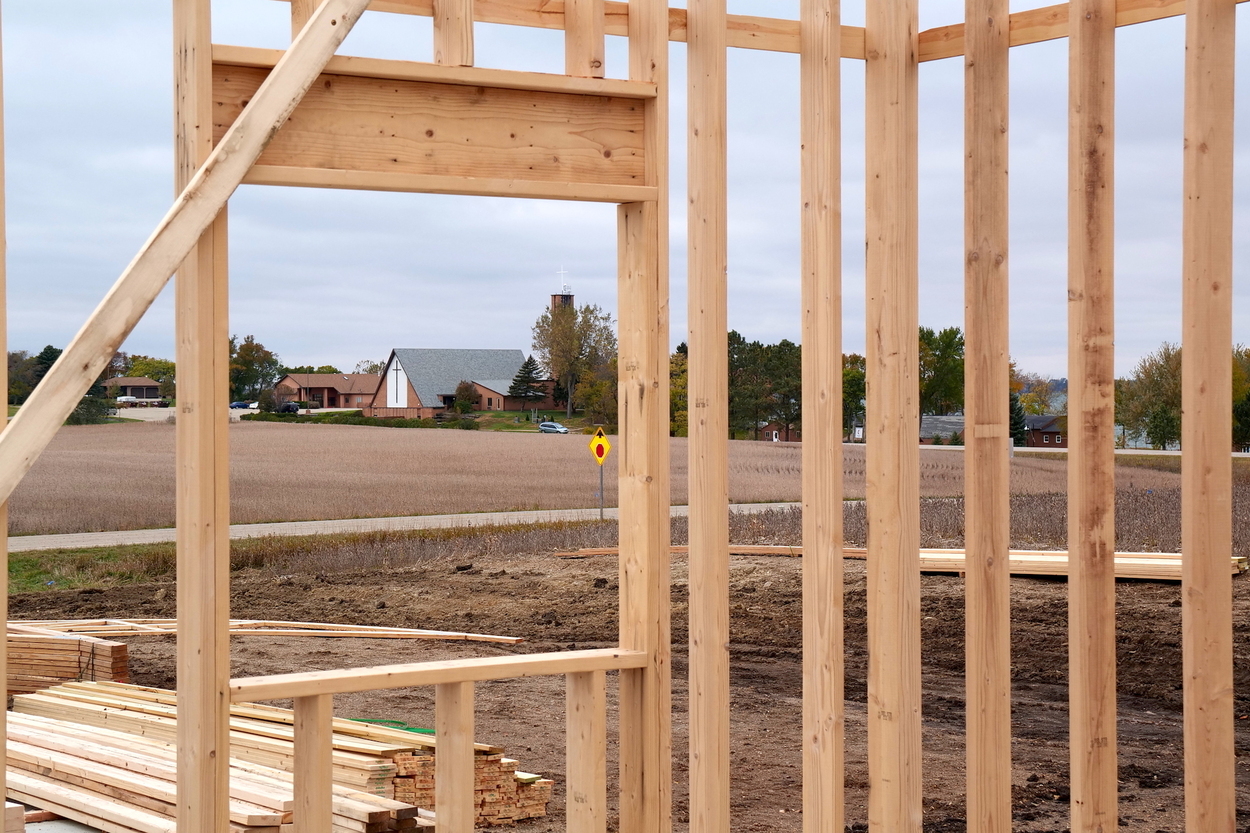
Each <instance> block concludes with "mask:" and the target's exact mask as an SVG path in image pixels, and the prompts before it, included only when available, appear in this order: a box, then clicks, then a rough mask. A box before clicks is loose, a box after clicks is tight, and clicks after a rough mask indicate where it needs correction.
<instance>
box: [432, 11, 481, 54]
mask: <svg viewBox="0 0 1250 833" xmlns="http://www.w3.org/2000/svg"><path fill="white" fill-rule="evenodd" d="M434 63H436V64H441V65H442V66H450V67H471V66H473V0H434Z"/></svg>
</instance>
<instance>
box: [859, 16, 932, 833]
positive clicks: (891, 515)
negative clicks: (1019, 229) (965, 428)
mask: <svg viewBox="0 0 1250 833" xmlns="http://www.w3.org/2000/svg"><path fill="white" fill-rule="evenodd" d="M917 15H918V10H917V2H916V0H870V2H869V3H868V7H867V23H868V25H867V27H866V34H865V52H866V54H867V56H868V57H867V67H866V75H865V78H866V86H867V93H866V96H867V101H868V104H867V107H868V109H867V120H866V121H867V125H866V139H865V142H866V146H867V178H868V187H867V198H868V205H867V215H866V220H867V223H866V228H867V237H868V248H867V261H866V264H867V268H866V282H867V296H868V298H867V310H868V328H867V329H868V357H867V358H868V407H867V416H866V418H865V423H866V425H867V426H868V427H867V430H866V432H865V434H866V442H867V448H866V449H865V472H866V487H867V488H866V497H867V507H868V508H867V512H868V529H869V534H868V782H869V794H868V825H869V827H872V828H874V829H881V830H890V831H896V832H897V833H920V827H921V818H922V806H921V803H922V792H921V753H920V565H919V558H918V555H917V553H918V552H919V549H920V452H919V447H918V446H917V444H916V437H918V436H919V435H920V416H919V413H920V410H919V402H918V391H919V376H918V373H919V361H920V358H919V340H918V338H917V332H918V328H919V323H918V300H917V298H918V277H917V276H918V253H917V213H918V202H917V179H918V173H917V171H918V164H919V163H918V150H917V144H916V141H917V139H916V133H917V76H918V74H919V73H918V69H919V66H918V64H917V62H916V50H917V44H916V30H917V28H918V27H917Z"/></svg>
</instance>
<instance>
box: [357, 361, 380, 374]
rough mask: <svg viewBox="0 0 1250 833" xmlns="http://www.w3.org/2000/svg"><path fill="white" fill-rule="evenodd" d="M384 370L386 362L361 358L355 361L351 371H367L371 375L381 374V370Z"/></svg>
mask: <svg viewBox="0 0 1250 833" xmlns="http://www.w3.org/2000/svg"><path fill="white" fill-rule="evenodd" d="M384 370H386V362H376V361H373V360H372V359H361V360H360V361H358V362H356V369H355V370H354V371H352V372H353V373H368V374H371V375H373V376H381V375H382V371H384Z"/></svg>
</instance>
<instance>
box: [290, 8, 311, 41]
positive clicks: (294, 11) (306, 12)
mask: <svg viewBox="0 0 1250 833" xmlns="http://www.w3.org/2000/svg"><path fill="white" fill-rule="evenodd" d="M316 10H317V0H291V40H295V36H296V35H298V34H299V33H300V30H301V29H303V28H304V24H305V23H307V22H308V19H309V18H311V17H312V14H313V12H315V11H316Z"/></svg>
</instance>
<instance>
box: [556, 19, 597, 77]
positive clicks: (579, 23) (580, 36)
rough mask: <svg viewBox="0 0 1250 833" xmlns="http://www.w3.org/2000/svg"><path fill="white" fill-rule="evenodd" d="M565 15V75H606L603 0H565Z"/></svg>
mask: <svg viewBox="0 0 1250 833" xmlns="http://www.w3.org/2000/svg"><path fill="white" fill-rule="evenodd" d="M564 15H565V27H564V72H565V74H566V75H576V76H581V77H585V78H602V77H603V72H604V44H603V34H604V33H603V26H604V20H603V0H565V3H564Z"/></svg>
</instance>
